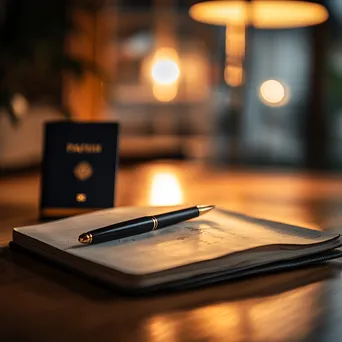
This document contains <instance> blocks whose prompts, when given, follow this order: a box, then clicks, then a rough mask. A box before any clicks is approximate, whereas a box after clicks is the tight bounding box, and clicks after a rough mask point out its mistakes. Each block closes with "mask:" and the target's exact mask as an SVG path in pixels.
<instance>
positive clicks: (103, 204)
mask: <svg viewBox="0 0 342 342" xmlns="http://www.w3.org/2000/svg"><path fill="white" fill-rule="evenodd" d="M118 135H119V124H118V123H115V122H110V123H109V122H101V123H94V122H70V121H67V122H64V121H62V122H50V123H47V124H46V126H45V140H44V158H43V165H42V174H41V196H40V217H41V218H60V217H66V216H71V215H76V214H81V213H85V212H89V211H93V210H98V209H106V208H111V207H113V206H114V202H115V197H114V195H115V179H116V173H117V160H118Z"/></svg>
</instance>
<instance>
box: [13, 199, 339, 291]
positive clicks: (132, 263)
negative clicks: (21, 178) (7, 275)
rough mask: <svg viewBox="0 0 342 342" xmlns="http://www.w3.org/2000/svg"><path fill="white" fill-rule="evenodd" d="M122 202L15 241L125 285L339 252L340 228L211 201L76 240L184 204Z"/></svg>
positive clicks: (198, 277)
mask: <svg viewBox="0 0 342 342" xmlns="http://www.w3.org/2000/svg"><path fill="white" fill-rule="evenodd" d="M182 208H184V207H181V206H177V207H175V206H173V207H121V208H120V207H119V208H114V209H107V210H101V211H97V212H93V213H89V214H84V215H79V216H74V217H71V218H66V219H62V220H57V221H53V222H49V223H41V224H37V225H31V226H26V227H19V228H14V230H13V241H12V246H17V247H21V248H22V249H25V250H27V251H30V252H32V253H34V254H37V255H39V256H41V257H43V258H44V259H47V260H50V261H53V262H55V263H56V264H59V265H62V266H63V267H67V268H68V269H71V270H73V271H76V272H77V273H80V274H83V275H86V276H87V277H90V278H92V279H93V280H96V281H99V282H101V283H104V284H107V285H110V286H114V287H119V288H121V289H125V290H129V291H141V292H143V291H153V290H159V289H173V288H174V289H182V288H184V289H185V288H192V287H197V286H201V285H206V284H210V283H215V282H219V281H224V280H228V279H235V278H239V277H241V276H247V275H253V274H258V273H261V272H268V271H277V270H282V269H287V268H292V267H296V266H301V265H306V264H310V263H316V262H318V261H325V260H329V259H332V258H337V257H340V256H341V255H342V253H341V252H340V251H339V250H338V249H336V248H337V247H339V246H340V245H341V242H340V239H339V235H337V234H332V233H328V232H323V231H318V230H312V229H306V228H301V227H297V226H293V225H288V224H283V223H279V222H274V221H268V220H264V219H259V218H255V217H250V216H247V215H243V214H240V213H235V212H230V211H227V210H224V209H220V208H216V209H214V210H212V211H211V212H209V213H208V214H206V215H203V216H201V217H198V218H196V219H193V220H189V221H186V222H183V223H181V224H177V225H173V226H170V227H167V228H162V229H159V230H158V229H157V230H154V231H151V232H149V233H145V234H140V235H135V236H132V237H129V238H124V239H120V240H114V241H109V242H105V243H101V244H94V245H89V246H85V245H81V244H79V243H78V241H77V239H78V236H79V235H80V234H81V233H84V232H86V231H89V230H92V229H96V228H100V227H103V226H106V225H110V224H113V223H117V222H121V221H124V220H129V219H134V218H138V217H141V216H145V215H156V214H160V213H163V212H168V211H172V210H178V209H182Z"/></svg>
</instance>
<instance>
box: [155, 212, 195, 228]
mask: <svg viewBox="0 0 342 342" xmlns="http://www.w3.org/2000/svg"><path fill="white" fill-rule="evenodd" d="M197 216H199V210H198V208H197V207H192V208H187V209H182V210H177V211H174V212H172V213H167V214H161V215H156V216H155V218H156V219H157V220H158V228H162V227H166V226H170V225H172V224H177V223H180V222H183V221H187V220H190V219H193V218H195V217H197Z"/></svg>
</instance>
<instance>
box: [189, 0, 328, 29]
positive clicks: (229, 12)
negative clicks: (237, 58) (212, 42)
mask: <svg viewBox="0 0 342 342" xmlns="http://www.w3.org/2000/svg"><path fill="white" fill-rule="evenodd" d="M190 16H191V17H192V18H193V19H195V20H197V21H199V22H203V23H207V24H214V25H252V26H254V27H257V28H293V27H305V26H311V25H316V24H320V23H322V22H324V21H326V20H327V19H328V17H329V14H328V11H327V10H326V8H325V7H324V6H322V5H320V4H314V3H311V2H308V1H289V0H288V1H262V0H260V1H251V2H247V1H206V2H202V3H198V4H195V5H193V6H192V7H191V8H190Z"/></svg>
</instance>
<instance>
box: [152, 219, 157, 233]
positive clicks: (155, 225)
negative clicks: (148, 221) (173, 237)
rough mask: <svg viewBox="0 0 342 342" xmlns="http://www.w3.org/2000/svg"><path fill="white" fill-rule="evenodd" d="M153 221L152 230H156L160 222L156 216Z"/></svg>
mask: <svg viewBox="0 0 342 342" xmlns="http://www.w3.org/2000/svg"><path fill="white" fill-rule="evenodd" d="M152 221H153V228H152V230H155V229H157V228H158V220H157V219H156V218H155V217H154V216H152Z"/></svg>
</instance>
